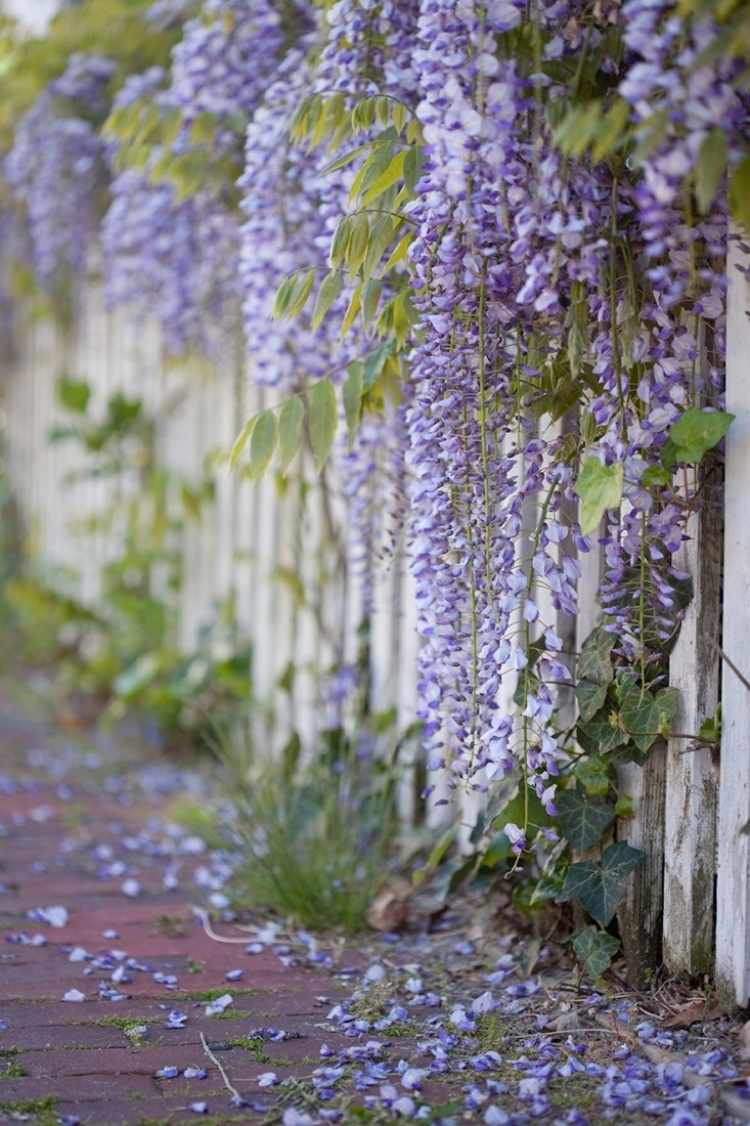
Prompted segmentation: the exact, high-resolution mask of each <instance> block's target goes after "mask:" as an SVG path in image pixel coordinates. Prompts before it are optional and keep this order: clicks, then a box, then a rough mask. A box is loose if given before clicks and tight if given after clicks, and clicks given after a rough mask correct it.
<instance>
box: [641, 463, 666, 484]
mask: <svg viewBox="0 0 750 1126" xmlns="http://www.w3.org/2000/svg"><path fill="white" fill-rule="evenodd" d="M671 480H672V474H671V472H670V470H669V469H667V468H666V466H664V465H649V467H648V469H646V470H645V471H644V473H643V475H642V477H641V484H642V485H643V486H644V488H646V489H649V488H651V487H652V486H659V485H668V484H669V483H670V482H671Z"/></svg>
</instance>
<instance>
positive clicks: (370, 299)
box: [362, 278, 383, 321]
mask: <svg viewBox="0 0 750 1126" xmlns="http://www.w3.org/2000/svg"><path fill="white" fill-rule="evenodd" d="M382 292H383V283H382V281H381V280H380V278H370V280H369V281H368V282H367V284H366V285H365V287H364V291H363V295H362V316H363V317H364V319H365V320H366V321H371V320H372V319H373V318H374V316H375V313H376V312H377V308H378V302H379V301H380V294H381V293H382Z"/></svg>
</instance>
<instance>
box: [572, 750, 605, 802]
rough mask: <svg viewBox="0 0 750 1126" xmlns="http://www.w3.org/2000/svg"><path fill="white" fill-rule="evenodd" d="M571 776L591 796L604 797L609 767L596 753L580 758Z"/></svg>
mask: <svg viewBox="0 0 750 1126" xmlns="http://www.w3.org/2000/svg"><path fill="white" fill-rule="evenodd" d="M573 776H574V778H575V780H576V782H580V784H581V785H582V786H583V788H584V790H585V792H586V793H587V794H588V795H590V796H591V797H605V796H606V795H607V794H608V793H609V767H608V766H607V764H606V762H605V761H604V759H603V758H600V756H599V755H597V754H590V755H588V756H587V757H586V758H582V759H580V761H579V762H577V763H576V765H575V767H574V769H573Z"/></svg>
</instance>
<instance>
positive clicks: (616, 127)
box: [591, 97, 630, 162]
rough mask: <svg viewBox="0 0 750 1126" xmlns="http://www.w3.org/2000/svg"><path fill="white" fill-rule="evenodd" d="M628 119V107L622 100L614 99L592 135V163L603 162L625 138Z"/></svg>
mask: <svg viewBox="0 0 750 1126" xmlns="http://www.w3.org/2000/svg"><path fill="white" fill-rule="evenodd" d="M629 117H630V105H629V103H628V102H626V101H625V99H624V98H619V97H618V98H615V100H614V102H613V103H612V105H611V106H610V107H609V109H608V110H607V112H606V113H605V115H604V117H603V118H602V121H601V124H600V125H599V127H598V128H597V130H596V133H595V134H594V146H593V148H592V150H591V158H592V160H594V161H597V162H598V161H600V160H604V158H605V157H607V156H609V154H610V153H611V152H613V151H614V150H615V149H616V148H618V147H619V146H620V145H621V144H622V142H623V139H624V138H625V137H626V136H627V134H626V127H627V124H628V119H629Z"/></svg>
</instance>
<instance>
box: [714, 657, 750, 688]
mask: <svg viewBox="0 0 750 1126" xmlns="http://www.w3.org/2000/svg"><path fill="white" fill-rule="evenodd" d="M718 649H719V656H720V657H721V659H722V661H726V663H727V664H728V665H729V667H730V669H731V670H732V672H733V673H734V675H735V676H736V677H737V679H738V680H739V681H740V682H741V683H742V684H744V686H745V688H747V690H748V692H750V680H748V679H747V677H746V676H743V675H742V673H741V672H740V670H739V669H738V668H737V666H736V665H735V663H734V661H733V660H732V659H731V657H728V656H727V655H726V653H725V652H724V650H723V649H722V648H721V646H718Z"/></svg>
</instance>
